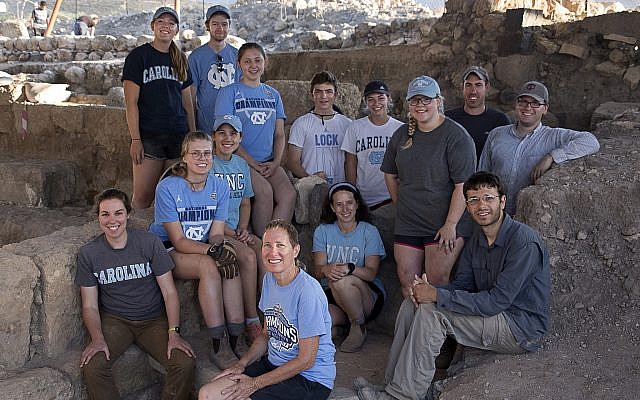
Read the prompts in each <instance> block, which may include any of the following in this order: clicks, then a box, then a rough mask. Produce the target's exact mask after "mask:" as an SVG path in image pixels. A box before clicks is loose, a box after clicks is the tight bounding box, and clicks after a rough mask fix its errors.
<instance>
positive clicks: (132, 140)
mask: <svg viewBox="0 0 640 400" xmlns="http://www.w3.org/2000/svg"><path fill="white" fill-rule="evenodd" d="M134 140H142V139H133V138H132V139H131V141H132V142H133V141H134Z"/></svg>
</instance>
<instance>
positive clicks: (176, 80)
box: [122, 7, 195, 208]
mask: <svg viewBox="0 0 640 400" xmlns="http://www.w3.org/2000/svg"><path fill="white" fill-rule="evenodd" d="M178 24H179V19H178V14H177V13H176V12H175V10H173V9H172V8H170V7H160V8H158V10H157V11H156V12H155V14H154V15H153V20H152V21H151V29H152V30H153V41H152V42H151V43H146V44H143V45H142V46H139V47H136V48H135V49H133V51H132V52H131V53H130V54H129V55H128V56H127V58H126V59H125V62H124V70H123V71H122V81H123V86H124V98H125V103H126V107H127V125H128V127H129V134H130V135H131V149H130V151H129V153H130V155H131V160H132V161H133V198H132V204H133V207H134V208H148V207H149V206H150V205H151V203H152V202H153V197H154V190H155V187H156V183H158V179H159V178H160V175H162V171H164V170H165V169H166V168H168V167H169V166H170V165H172V164H173V163H175V161H176V159H177V158H179V157H180V145H181V143H182V139H183V138H184V135H185V134H186V133H187V132H189V131H193V130H195V117H194V112H193V104H192V103H191V94H190V89H189V86H191V83H192V81H191V75H190V73H189V69H188V63H187V58H186V56H185V55H184V53H182V51H181V50H180V49H179V48H178V46H177V45H176V44H175V43H174V42H173V38H174V37H175V36H176V34H177V33H178V30H179V26H178Z"/></svg>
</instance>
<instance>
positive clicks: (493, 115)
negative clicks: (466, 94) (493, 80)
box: [444, 107, 511, 161]
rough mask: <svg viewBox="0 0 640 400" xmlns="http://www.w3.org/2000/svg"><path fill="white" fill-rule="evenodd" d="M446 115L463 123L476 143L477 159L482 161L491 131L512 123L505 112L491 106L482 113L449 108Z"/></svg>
mask: <svg viewBox="0 0 640 400" xmlns="http://www.w3.org/2000/svg"><path fill="white" fill-rule="evenodd" d="M444 115H446V116H447V117H449V118H451V119H452V120H454V121H456V122H457V123H459V124H460V125H462V126H463V127H464V129H466V130H467V132H469V135H471V137H472V138H473V142H474V143H475V145H476V156H477V159H476V161H480V154H482V149H483V148H484V144H485V143H486V141H487V137H489V132H491V131H492V130H493V128H497V127H499V126H503V125H509V124H510V123H511V121H509V117H507V115H506V114H505V113H503V112H501V111H497V110H494V109H492V108H489V107H487V108H485V110H484V112H483V113H482V114H480V115H471V114H467V113H466V112H465V111H464V108H462V107H460V108H454V109H452V110H447V111H445V112H444Z"/></svg>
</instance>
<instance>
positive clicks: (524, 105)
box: [517, 99, 546, 108]
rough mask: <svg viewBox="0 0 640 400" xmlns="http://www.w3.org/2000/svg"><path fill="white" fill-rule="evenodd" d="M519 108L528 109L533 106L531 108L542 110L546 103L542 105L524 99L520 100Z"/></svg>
mask: <svg viewBox="0 0 640 400" xmlns="http://www.w3.org/2000/svg"><path fill="white" fill-rule="evenodd" d="M517 103H518V107H522V108H526V107H527V106H531V108H540V106H544V105H546V103H540V102H539V101H536V100H534V101H527V100H524V99H518V102H517Z"/></svg>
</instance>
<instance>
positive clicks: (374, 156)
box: [369, 151, 384, 165]
mask: <svg viewBox="0 0 640 400" xmlns="http://www.w3.org/2000/svg"><path fill="white" fill-rule="evenodd" d="M383 158H384V151H372V152H371V153H369V162H370V163H371V165H379V164H382V159H383Z"/></svg>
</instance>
